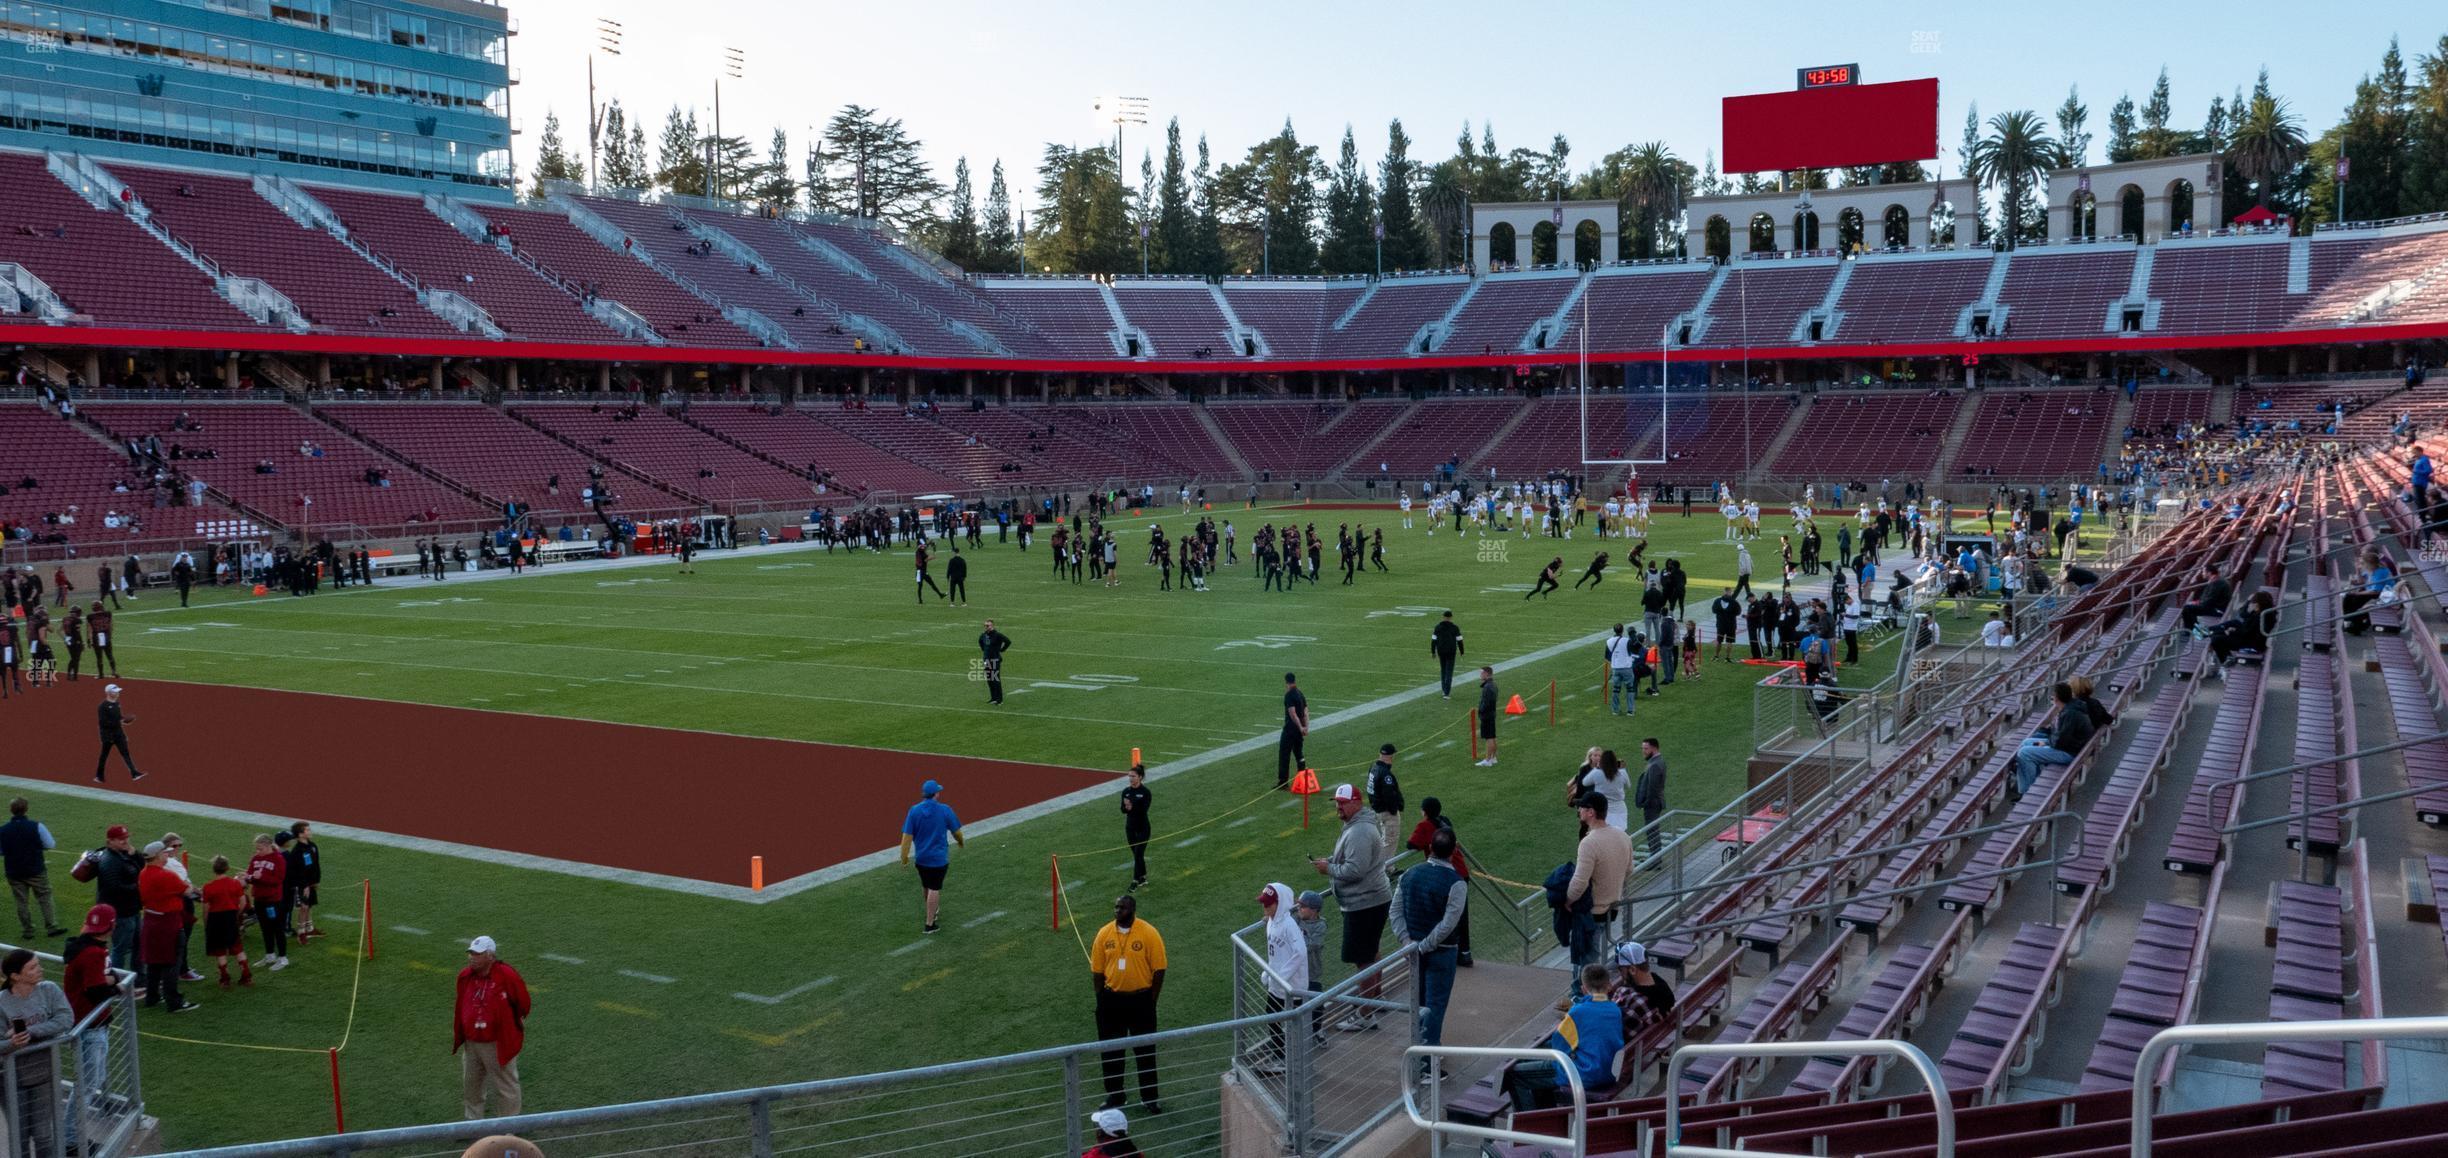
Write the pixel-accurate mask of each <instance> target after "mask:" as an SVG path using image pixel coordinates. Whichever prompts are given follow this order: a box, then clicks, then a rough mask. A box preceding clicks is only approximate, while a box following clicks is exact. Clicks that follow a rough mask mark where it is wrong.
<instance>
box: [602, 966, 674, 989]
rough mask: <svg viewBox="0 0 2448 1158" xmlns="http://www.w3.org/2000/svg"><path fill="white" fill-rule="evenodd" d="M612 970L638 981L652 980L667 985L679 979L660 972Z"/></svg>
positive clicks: (654, 982) (657, 983)
mask: <svg viewBox="0 0 2448 1158" xmlns="http://www.w3.org/2000/svg"><path fill="white" fill-rule="evenodd" d="M613 972H616V973H618V974H620V975H621V976H623V977H629V978H634V979H636V980H639V981H647V982H652V983H653V984H656V985H669V984H671V983H672V982H675V981H678V980H679V978H677V977H665V976H664V975H662V974H660V973H640V972H638V971H637V970H635V969H616V970H614V971H613Z"/></svg>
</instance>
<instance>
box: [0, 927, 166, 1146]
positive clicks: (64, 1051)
mask: <svg viewBox="0 0 2448 1158" xmlns="http://www.w3.org/2000/svg"><path fill="white" fill-rule="evenodd" d="M6 947H7V948H13V947H14V946H6ZM35 956H36V957H39V958H41V959H42V960H43V961H45V962H47V963H49V964H50V965H52V966H55V967H56V966H59V965H60V964H61V961H60V958H59V956H58V955H57V954H53V953H44V952H40V951H37V952H36V953H35ZM110 975H111V978H112V979H113V980H114V981H115V982H117V984H118V989H119V992H118V994H117V995H116V996H114V997H112V998H111V999H110V1000H108V1001H105V1002H103V1003H102V1004H100V1005H97V1006H95V1007H94V1008H93V1011H92V1012H90V1013H87V1014H86V1015H85V1016H84V1017H82V1018H79V1019H78V1020H77V1022H76V1024H75V1025H73V1026H71V1027H69V1028H68V1029H67V1030H66V1031H65V1032H62V1033H59V1034H56V1035H54V1036H51V1037H47V1038H43V1039H42V1040H39V1041H34V1042H30V1043H28V1044H27V1045H26V1046H25V1048H23V1049H19V1050H14V1051H12V1052H10V1053H8V1054H6V1055H0V1105H4V1106H5V1109H6V1111H7V1115H6V1119H5V1121H6V1131H7V1137H6V1138H0V1153H4V1154H9V1155H25V1156H28V1158H65V1156H66V1155H67V1154H69V1153H72V1152H73V1153H77V1154H80V1155H84V1156H85V1158H118V1156H119V1155H122V1154H127V1153H130V1152H131V1150H132V1147H133V1146H134V1144H135V1142H136V1141H137V1132H138V1130H139V1129H140V1128H141V1126H142V1125H143V1122H144V1110H145V1105H144V1082H143V1069H142V1066H141V1065H140V1064H139V1062H138V1057H137V1052H138V1051H137V1042H136V1016H137V1015H136V1009H137V1003H136V1000H135V997H136V975H135V974H133V973H129V972H127V971H125V970H119V969H113V970H111V971H110ZM43 984H47V985H48V984H56V982H51V981H45V982H43ZM28 1074H31V1075H32V1076H30V1077H24V1076H21V1075H28Z"/></svg>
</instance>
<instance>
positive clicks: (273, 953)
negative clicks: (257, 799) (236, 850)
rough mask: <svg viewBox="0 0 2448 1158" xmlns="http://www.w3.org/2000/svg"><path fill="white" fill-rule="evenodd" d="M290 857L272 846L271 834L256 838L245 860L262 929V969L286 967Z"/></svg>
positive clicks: (287, 959)
mask: <svg viewBox="0 0 2448 1158" xmlns="http://www.w3.org/2000/svg"><path fill="white" fill-rule="evenodd" d="M288 877H289V860H288V858H286V857H284V856H282V855H281V854H280V852H279V851H278V850H277V849H275V848H274V847H273V844H272V837H271V834H269V833H265V834H262V835H259V836H257V837H256V838H255V855H254V856H253V857H251V858H249V859H248V860H247V871H246V880H247V884H248V885H249V886H250V888H251V891H252V896H251V899H252V900H253V901H254V902H255V925H256V927H257V928H258V929H260V930H262V932H263V943H264V971H265V972H268V973H278V972H280V971H281V970H283V969H286V968H288V967H289V916H288V914H287V913H285V912H283V911H282V908H281V906H282V905H284V904H285V903H287V902H286V898H285V897H284V895H283V894H284V893H286V892H287V885H288Z"/></svg>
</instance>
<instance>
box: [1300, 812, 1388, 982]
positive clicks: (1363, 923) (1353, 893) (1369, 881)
mask: <svg viewBox="0 0 2448 1158" xmlns="http://www.w3.org/2000/svg"><path fill="white" fill-rule="evenodd" d="M1334 806H1335V815H1337V816H1340V817H1342V818H1343V832H1342V835H1340V836H1337V837H1336V838H1335V846H1334V853H1333V855H1331V856H1327V857H1322V858H1315V859H1312V860H1311V861H1310V862H1309V863H1310V864H1311V865H1313V866H1314V867H1316V869H1317V871H1318V872H1319V874H1320V875H1323V876H1324V877H1325V878H1326V879H1327V880H1328V881H1330V882H1332V884H1333V886H1334V896H1335V907H1336V908H1337V909H1340V910H1342V912H1343V963H1344V964H1346V965H1350V966H1351V967H1352V968H1353V969H1355V970H1362V969H1366V968H1368V967H1369V966H1371V965H1374V964H1376V963H1377V955H1378V948H1379V946H1380V945H1381V944H1382V943H1383V942H1384V940H1385V927H1386V918H1387V915H1388V913H1389V912H1390V911H1391V910H1392V908H1393V904H1394V893H1393V890H1392V889H1390V888H1388V887H1387V885H1386V875H1385V869H1386V851H1385V839H1384V838H1383V837H1382V836H1380V835H1378V832H1377V816H1376V814H1375V813H1372V812H1370V811H1369V810H1368V807H1367V806H1366V805H1365V804H1364V803H1363V802H1362V801H1361V799H1360V791H1359V790H1358V789H1356V788H1354V787H1352V786H1351V785H1349V784H1337V785H1335V790H1334ZM1309 983H1310V984H1311V985H1313V986H1316V987H1317V988H1320V989H1323V988H1325V987H1326V986H1325V984H1324V983H1323V982H1322V981H1320V980H1319V979H1318V978H1315V977H1312V978H1310V980H1309ZM1360 996H1362V997H1371V998H1373V997H1375V996H1377V979H1376V978H1374V977H1371V978H1369V979H1367V980H1365V981H1363V982H1361V983H1360ZM1335 1028H1337V1029H1354V1030H1357V1029H1375V1028H1377V1017H1376V1012H1375V1010H1373V1009H1364V1010H1362V1011H1360V1012H1358V1013H1355V1014H1353V1015H1352V1016H1351V1017H1349V1018H1346V1019H1344V1020H1343V1021H1341V1022H1338V1023H1336V1026H1335Z"/></svg>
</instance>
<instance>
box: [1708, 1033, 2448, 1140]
mask: <svg viewBox="0 0 2448 1158" xmlns="http://www.w3.org/2000/svg"><path fill="white" fill-rule="evenodd" d="M2434 1020H2439V1021H2442V1022H2448V1018H2438V1019H2434ZM2306 1024H2320V1025H2327V1024H2354V1023H2330V1022H2307V1023H2306ZM2170 1032H2174V1031H2170ZM2161 1036H2163V1037H2164V1036H2166V1035H2165V1034H2162V1035H2161ZM2152 1041H2153V1044H2157V1039H2156V1038H2154V1039H2152ZM1831 1054H1833V1055H1839V1056H1851V1057H1867V1056H1871V1055H1873V1054H1886V1055H1888V1056H1890V1057H1899V1058H1902V1059H1904V1062H1905V1064H1907V1065H1910V1066H1911V1067H1912V1068H1913V1069H1914V1070H1916V1071H1918V1072H1919V1073H1920V1074H1921V1082H1922V1084H1923V1085H1924V1086H1925V1087H1927V1088H1928V1090H1929V1095H1930V1098H1931V1100H1933V1101H1935V1102H1937V1103H1938V1158H1955V1099H1954V1098H1953V1097H1952V1096H1950V1095H1949V1094H1948V1092H1947V1086H1946V1079H1945V1078H1943V1077H1940V1076H1939V1074H1938V1067H1937V1066H1935V1065H1932V1064H1930V1059H1929V1055H1928V1054H1925V1053H1923V1052H1921V1049H1920V1047H1919V1046H1916V1045H1913V1044H1912V1043H1911V1042H1904V1041H1887V1040H1883V1039H1882V1040H1879V1041H1763V1042H1749V1043H1744V1044H1739V1045H1687V1046H1684V1047H1682V1048H1681V1049H1678V1050H1676V1051H1675V1052H1674V1056H1673V1057H1672V1058H1669V1059H1668V1060H1667V1062H1666V1085H1665V1088H1667V1089H1670V1090H1671V1089H1679V1088H1681V1086H1682V1081H1683V1063H1684V1061H1685V1059H1688V1058H1695V1057H1729V1058H1730V1057H1826V1056H1829V1055H1831ZM2143 1056H2145V1057H2148V1056H2149V1051H2148V1049H2147V1048H2146V1049H2145V1050H2144V1055H2143ZM2135 1104H2137V1105H2139V1104H2140V1103H2139V1102H2136V1103H2135ZM1682 1119H1683V1099H1681V1098H1679V1097H1673V1096H1669V1097H1668V1098H1667V1099H1666V1158H1758V1155H1759V1152H1758V1151H1756V1150H1720V1149H1718V1148H1716V1147H1714V1146H1686V1145H1684V1144H1683V1125H1682ZM2138 1136H2139V1135H2138ZM2141 1152H2142V1151H2137V1153H2141Z"/></svg>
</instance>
